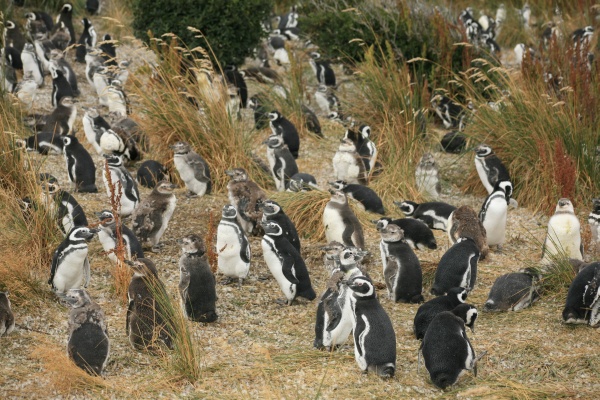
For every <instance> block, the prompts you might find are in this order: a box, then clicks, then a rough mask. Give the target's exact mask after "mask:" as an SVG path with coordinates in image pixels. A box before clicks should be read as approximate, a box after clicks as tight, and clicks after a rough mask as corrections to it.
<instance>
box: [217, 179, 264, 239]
mask: <svg viewBox="0 0 600 400" xmlns="http://www.w3.org/2000/svg"><path fill="white" fill-rule="evenodd" d="M225 173H226V174H227V175H229V176H230V177H231V180H230V181H229V183H228V184H227V191H228V195H229V202H230V203H231V205H232V206H234V207H235V209H236V210H237V211H238V222H239V223H240V226H241V227H242V228H244V231H245V232H246V234H247V235H252V234H253V233H254V231H255V230H256V228H257V225H258V223H259V222H260V221H261V219H262V212H261V211H260V209H259V205H260V204H259V203H260V202H262V201H263V200H265V199H266V198H267V196H266V194H265V192H264V191H263V190H262V189H261V188H260V187H259V186H258V185H257V184H256V183H254V182H253V181H251V180H250V179H249V178H248V173H247V172H246V170H245V169H243V168H234V169H232V170H227V171H225Z"/></svg>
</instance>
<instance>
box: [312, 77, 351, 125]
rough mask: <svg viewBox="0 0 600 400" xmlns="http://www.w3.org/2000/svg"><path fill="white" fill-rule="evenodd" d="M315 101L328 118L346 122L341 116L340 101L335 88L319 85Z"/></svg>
mask: <svg viewBox="0 0 600 400" xmlns="http://www.w3.org/2000/svg"><path fill="white" fill-rule="evenodd" d="M315 101H316V102H317V105H318V106H319V108H320V109H321V111H322V112H323V113H324V114H325V115H326V116H327V118H329V119H336V120H337V119H340V120H342V121H343V120H344V118H343V116H341V115H340V110H339V108H340V100H339V99H338V98H337V96H336V95H335V93H334V92H333V88H331V87H327V86H325V85H319V87H317V91H316V92H315Z"/></svg>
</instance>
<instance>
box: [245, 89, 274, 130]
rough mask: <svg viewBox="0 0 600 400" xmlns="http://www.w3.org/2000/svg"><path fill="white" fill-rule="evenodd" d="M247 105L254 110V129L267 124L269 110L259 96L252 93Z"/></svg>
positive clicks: (259, 128) (261, 127) (264, 126)
mask: <svg viewBox="0 0 600 400" xmlns="http://www.w3.org/2000/svg"><path fill="white" fill-rule="evenodd" d="M248 107H249V108H251V109H252V110H254V129H256V130H261V129H264V128H266V127H267V126H269V121H270V120H269V115H268V114H269V111H268V110H267V108H266V107H265V105H264V104H263V102H262V100H261V97H259V96H257V95H254V96H252V97H250V99H249V100H248Z"/></svg>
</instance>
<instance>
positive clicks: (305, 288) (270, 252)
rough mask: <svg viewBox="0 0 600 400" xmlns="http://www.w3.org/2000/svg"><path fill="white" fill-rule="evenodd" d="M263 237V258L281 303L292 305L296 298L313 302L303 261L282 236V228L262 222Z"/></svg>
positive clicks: (312, 293)
mask: <svg viewBox="0 0 600 400" xmlns="http://www.w3.org/2000/svg"><path fill="white" fill-rule="evenodd" d="M261 226H262V227H263V229H264V231H265V235H264V236H263V239H262V241H261V246H262V249H263V256H264V258H265V262H266V264H267V266H268V267H269V271H271V274H273V276H274V277H275V279H276V280H277V283H278V284H279V287H280V288H281V290H282V292H283V294H284V295H285V299H284V300H283V301H281V302H284V303H287V305H292V303H293V301H294V299H295V298H296V297H298V296H299V297H304V298H305V299H307V300H314V299H315V298H316V297H317V295H316V293H315V291H314V290H313V287H312V284H311V282H310V276H309V275H308V269H307V268H306V265H305V264H304V259H302V257H301V256H300V253H299V252H298V250H296V248H295V247H294V246H293V245H292V244H291V243H290V242H289V241H288V240H287V239H286V237H285V236H284V235H283V229H282V227H281V226H280V225H279V224H278V223H277V222H275V221H267V222H262V223H261Z"/></svg>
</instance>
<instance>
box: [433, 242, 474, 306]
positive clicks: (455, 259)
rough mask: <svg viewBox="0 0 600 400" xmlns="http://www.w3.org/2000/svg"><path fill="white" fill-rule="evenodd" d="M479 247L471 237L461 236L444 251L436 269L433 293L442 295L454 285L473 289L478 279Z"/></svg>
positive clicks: (469, 289)
mask: <svg viewBox="0 0 600 400" xmlns="http://www.w3.org/2000/svg"><path fill="white" fill-rule="evenodd" d="M478 260H479V249H478V248H477V244H475V241H474V240H473V239H471V238H466V237H461V238H459V239H458V241H457V242H456V243H455V244H454V245H453V246H452V247H450V248H449V249H448V251H446V253H444V255H443V256H442V258H441V259H440V262H439V264H438V267H437V270H436V271H435V279H434V282H433V286H432V287H431V294H433V295H434V296H441V295H443V294H446V293H448V291H449V290H450V289H452V288H454V287H463V288H465V289H467V290H468V291H471V290H473V287H474V286H475V283H476V281H477V261H478Z"/></svg>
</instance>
